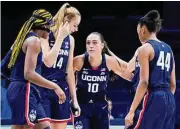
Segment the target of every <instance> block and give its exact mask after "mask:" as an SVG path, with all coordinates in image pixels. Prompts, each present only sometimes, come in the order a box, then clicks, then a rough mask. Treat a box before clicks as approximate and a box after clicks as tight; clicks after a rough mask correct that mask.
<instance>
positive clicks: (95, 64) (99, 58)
mask: <svg viewBox="0 0 180 129" xmlns="http://www.w3.org/2000/svg"><path fill="white" fill-rule="evenodd" d="M101 62H102V55H101V54H100V55H96V57H91V56H89V63H90V65H91V66H92V67H98V66H99V65H100V64H101Z"/></svg>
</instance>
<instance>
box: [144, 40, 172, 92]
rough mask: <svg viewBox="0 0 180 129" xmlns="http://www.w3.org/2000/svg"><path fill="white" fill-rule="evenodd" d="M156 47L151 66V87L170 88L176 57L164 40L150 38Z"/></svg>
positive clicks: (149, 41)
mask: <svg viewBox="0 0 180 129" xmlns="http://www.w3.org/2000/svg"><path fill="white" fill-rule="evenodd" d="M147 42H148V43H150V44H151V45H152V47H153V49H154V58H153V60H152V61H150V64H149V67H150V70H149V88H156V87H160V88H168V89H169V86H170V77H171V72H172V69H173V63H174V57H173V53H172V50H171V47H170V46H169V45H168V44H166V43H164V42H157V41H155V40H148V41H147Z"/></svg>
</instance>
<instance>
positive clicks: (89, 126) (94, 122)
mask: <svg viewBox="0 0 180 129" xmlns="http://www.w3.org/2000/svg"><path fill="white" fill-rule="evenodd" d="M80 107H81V115H80V116H79V117H75V118H74V121H73V125H74V128H75V129H109V113H108V106H107V102H103V103H87V104H80Z"/></svg>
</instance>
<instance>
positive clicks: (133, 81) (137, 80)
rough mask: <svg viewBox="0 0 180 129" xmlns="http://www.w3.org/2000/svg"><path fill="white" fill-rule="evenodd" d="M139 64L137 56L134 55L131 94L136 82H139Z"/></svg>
mask: <svg viewBox="0 0 180 129" xmlns="http://www.w3.org/2000/svg"><path fill="white" fill-rule="evenodd" d="M139 66H140V65H139V61H138V57H137V56H136V63H135V70H134V76H133V78H132V80H131V82H132V92H133V94H135V92H136V89H137V86H138V83H139V71H140V67H139Z"/></svg>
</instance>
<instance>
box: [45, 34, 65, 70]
mask: <svg viewBox="0 0 180 129" xmlns="http://www.w3.org/2000/svg"><path fill="white" fill-rule="evenodd" d="M62 42H63V38H61V37H60V38H58V39H56V42H55V44H54V45H53V47H52V48H51V50H50V51H49V52H48V53H46V54H44V62H45V63H46V64H47V65H48V66H49V67H52V66H53V64H54V62H55V61H56V59H57V56H58V54H59V52H60V48H61V45H62Z"/></svg>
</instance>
